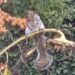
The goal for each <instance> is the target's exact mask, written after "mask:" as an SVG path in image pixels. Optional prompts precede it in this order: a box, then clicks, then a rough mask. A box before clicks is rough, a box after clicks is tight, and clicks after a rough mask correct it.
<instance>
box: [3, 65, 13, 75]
mask: <svg viewBox="0 0 75 75" xmlns="http://www.w3.org/2000/svg"><path fill="white" fill-rule="evenodd" d="M3 75H12V74H11V71H10V70H9V69H8V66H7V65H6V68H5V70H4V72H3Z"/></svg>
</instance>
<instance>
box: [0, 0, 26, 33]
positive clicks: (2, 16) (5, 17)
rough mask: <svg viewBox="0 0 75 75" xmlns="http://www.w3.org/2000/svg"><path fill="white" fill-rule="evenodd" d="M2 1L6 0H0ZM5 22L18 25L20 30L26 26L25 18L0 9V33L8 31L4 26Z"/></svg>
mask: <svg viewBox="0 0 75 75" xmlns="http://www.w3.org/2000/svg"><path fill="white" fill-rule="evenodd" d="M3 2H4V3H6V2H7V0H0V4H2V3H3ZM6 22H10V23H11V25H12V26H13V27H15V26H19V27H20V29H22V30H23V29H25V26H26V19H25V18H20V17H14V16H11V15H10V14H8V13H6V12H4V11H2V10H1V9H0V33H2V32H7V31H8V30H7V29H6V26H5V23H6Z"/></svg>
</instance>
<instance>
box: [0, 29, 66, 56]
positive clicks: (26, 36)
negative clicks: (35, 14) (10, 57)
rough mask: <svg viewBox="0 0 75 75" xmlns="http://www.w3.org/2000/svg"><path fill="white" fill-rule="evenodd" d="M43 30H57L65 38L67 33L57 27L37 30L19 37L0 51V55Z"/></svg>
mask: <svg viewBox="0 0 75 75" xmlns="http://www.w3.org/2000/svg"><path fill="white" fill-rule="evenodd" d="M43 32H56V33H58V34H60V35H61V37H62V38H65V35H64V33H63V32H62V31H60V30H57V29H43V30H38V31H36V32H33V33H31V34H29V35H24V36H22V37H20V38H19V39H17V40H16V41H14V42H13V43H12V44H10V45H9V46H7V47H6V48H5V49H3V50H2V51H1V52H0V55H2V54H4V53H5V52H6V51H7V50H8V49H10V48H11V47H13V46H14V45H16V44H18V43H19V42H21V41H23V40H25V39H26V38H30V37H33V36H35V35H37V34H39V33H43Z"/></svg>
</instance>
